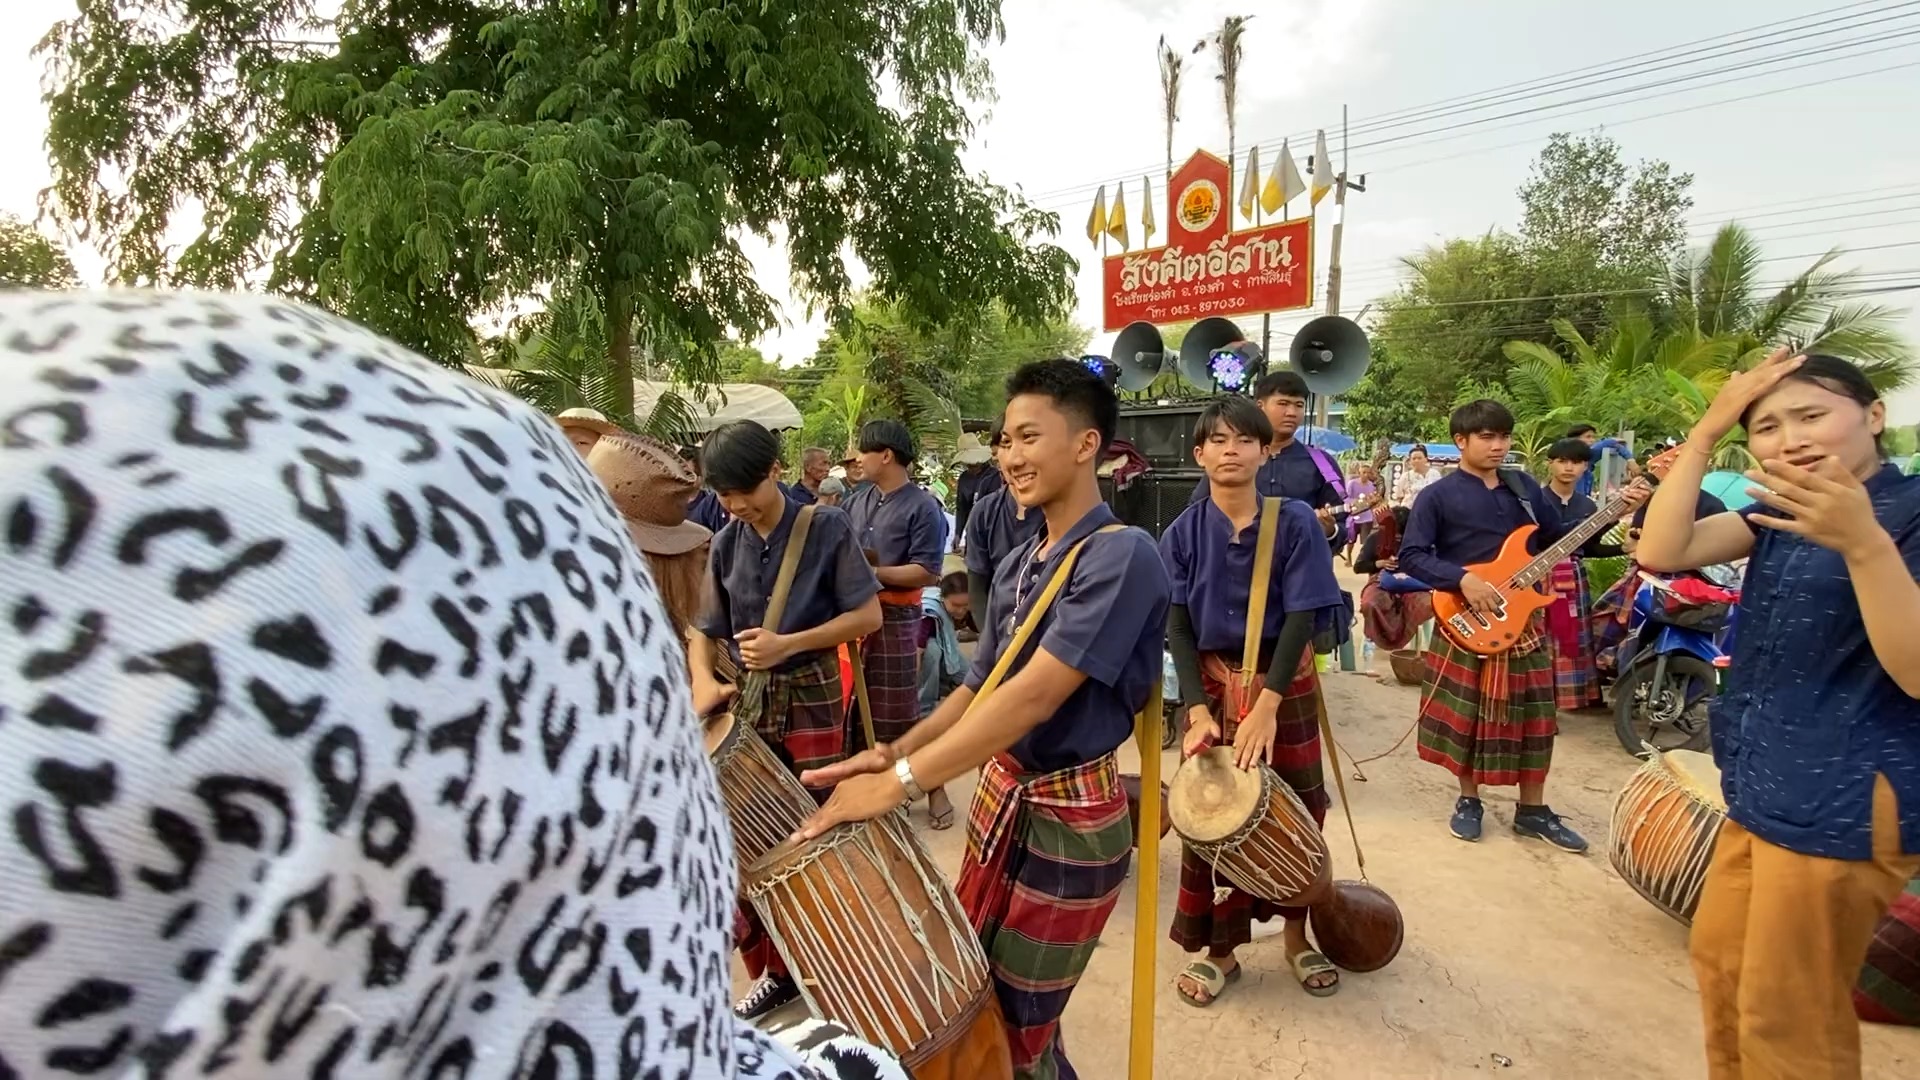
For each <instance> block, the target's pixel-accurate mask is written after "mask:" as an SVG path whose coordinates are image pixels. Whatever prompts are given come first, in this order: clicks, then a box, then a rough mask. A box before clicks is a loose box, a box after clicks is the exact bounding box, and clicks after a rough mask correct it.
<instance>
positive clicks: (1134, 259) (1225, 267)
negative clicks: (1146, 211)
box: [1120, 236, 1293, 292]
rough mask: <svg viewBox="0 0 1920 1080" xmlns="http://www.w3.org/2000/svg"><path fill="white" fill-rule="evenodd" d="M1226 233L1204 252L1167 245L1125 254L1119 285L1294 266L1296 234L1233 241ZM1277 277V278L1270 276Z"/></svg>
mask: <svg viewBox="0 0 1920 1080" xmlns="http://www.w3.org/2000/svg"><path fill="white" fill-rule="evenodd" d="M1233 239H1234V237H1233V236H1223V237H1221V238H1220V239H1218V240H1215V241H1214V242H1213V243H1211V244H1208V245H1207V249H1206V251H1205V252H1203V253H1197V254H1193V255H1188V254H1186V251H1185V249H1184V248H1179V247H1174V246H1168V247H1164V248H1159V249H1157V250H1153V251H1144V252H1141V253H1140V254H1138V255H1124V256H1122V257H1121V258H1122V259H1123V260H1124V261H1123V262H1122V264H1121V269H1120V288H1121V289H1122V290H1124V291H1126V292H1132V291H1133V290H1135V289H1138V288H1140V287H1141V286H1142V285H1144V286H1146V287H1147V288H1149V289H1153V288H1158V287H1161V286H1167V285H1183V284H1187V283H1189V282H1203V281H1207V280H1208V279H1211V278H1223V277H1228V276H1233V275H1239V274H1246V273H1257V274H1263V275H1264V274H1269V273H1276V272H1280V271H1286V270H1290V269H1291V268H1292V267H1293V237H1291V236H1281V237H1278V238H1269V237H1257V236H1256V237H1252V238H1249V239H1245V240H1241V241H1240V242H1239V243H1237V244H1236V243H1231V241H1232V240H1233ZM1268 280H1277V279H1268Z"/></svg>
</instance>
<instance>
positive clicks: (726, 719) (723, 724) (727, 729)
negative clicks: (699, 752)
mask: <svg viewBox="0 0 1920 1080" xmlns="http://www.w3.org/2000/svg"><path fill="white" fill-rule="evenodd" d="M731 734H733V714H732V713H721V714H720V715H719V716H716V717H714V718H713V719H712V720H710V721H708V722H707V728H706V732H705V735H706V739H707V756H708V757H712V756H713V755H715V754H717V753H719V752H720V748H721V747H723V746H725V745H727V736H729V735H731Z"/></svg>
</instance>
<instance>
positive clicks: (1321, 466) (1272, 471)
mask: <svg viewBox="0 0 1920 1080" xmlns="http://www.w3.org/2000/svg"><path fill="white" fill-rule="evenodd" d="M1253 399H1254V401H1256V402H1258V403H1259V406H1260V411H1261V412H1262V413H1264V414H1266V417H1267V422H1268V423H1269V424H1270V425H1272V430H1273V441H1272V442H1270V443H1268V444H1267V460H1266V461H1265V462H1264V463H1262V464H1261V466H1260V471H1259V473H1258V474H1257V475H1256V476H1255V477H1254V489H1255V490H1256V491H1257V492H1258V493H1259V494H1260V495H1261V497H1263V498H1265V497H1269V496H1276V495H1277V496H1280V497H1282V498H1288V499H1298V500H1299V501H1301V502H1303V503H1306V504H1307V506H1308V507H1309V508H1310V509H1312V510H1313V511H1314V512H1315V514H1316V515H1317V516H1318V517H1319V519H1320V528H1321V530H1322V531H1323V532H1325V533H1326V534H1327V537H1328V538H1329V539H1330V540H1331V538H1333V537H1335V536H1338V535H1340V530H1341V529H1342V528H1344V522H1343V521H1341V520H1340V516H1339V514H1338V511H1339V509H1340V507H1341V506H1342V505H1343V504H1344V503H1345V502H1346V501H1347V494H1346V488H1345V485H1344V483H1343V482H1342V481H1341V479H1340V466H1339V465H1338V464H1337V463H1336V462H1335V461H1334V460H1333V456H1332V455H1331V454H1328V453H1327V452H1326V451H1325V450H1321V449H1318V448H1317V447H1310V446H1307V445H1306V444H1304V443H1302V442H1300V441H1298V440H1297V439H1295V438H1294V434H1295V433H1296V432H1298V431H1299V430H1300V425H1301V424H1302V423H1304V422H1305V421H1306V417H1307V383H1306V380H1304V379H1302V378H1301V377H1300V375H1299V373H1298V372H1294V371H1275V372H1270V373H1269V374H1267V375H1265V376H1263V377H1262V378H1261V379H1260V381H1259V382H1258V383H1255V384H1254V388H1253ZM1208 487H1209V481H1207V480H1206V479H1205V478H1204V477H1203V478H1202V479H1201V481H1200V483H1199V484H1198V485H1197V486H1196V487H1195V488H1194V489H1193V496H1192V498H1190V499H1188V500H1187V504H1188V505H1189V506H1192V505H1197V504H1199V503H1200V502H1202V501H1203V500H1205V499H1206V497H1207V493H1208Z"/></svg>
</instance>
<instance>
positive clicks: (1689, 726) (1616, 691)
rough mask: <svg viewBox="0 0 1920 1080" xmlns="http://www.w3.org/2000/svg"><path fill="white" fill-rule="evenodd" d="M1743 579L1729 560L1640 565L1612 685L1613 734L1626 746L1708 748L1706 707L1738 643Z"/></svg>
mask: <svg viewBox="0 0 1920 1080" xmlns="http://www.w3.org/2000/svg"><path fill="white" fill-rule="evenodd" d="M1739 586H1740V577H1739V572H1738V571H1736V570H1734V569H1733V568H1732V567H1728V566H1709V567H1703V568H1701V569H1700V570H1697V571H1692V572H1689V573H1685V574H1675V575H1667V576H1663V575H1656V574H1652V573H1649V572H1647V571H1645V570H1642V571H1640V572H1639V584H1638V587H1637V590H1636V592H1635V594H1634V597H1633V606H1632V609H1631V613H1630V614H1629V616H1628V619H1627V636H1626V639H1625V640H1624V641H1622V642H1621V643H1620V647H1619V651H1618V653H1617V654H1616V670H1618V672H1619V676H1618V678H1617V679H1616V680H1615V682H1614V686H1613V704H1614V720H1613V727H1614V735H1615V736H1616V737H1617V738H1618V739H1619V740H1620V745H1621V746H1622V747H1624V748H1625V749H1626V751H1627V753H1629V754H1632V755H1634V756H1635V757H1641V756H1644V755H1645V754H1646V745H1648V744H1651V745H1652V746H1653V747H1655V748H1656V749H1658V750H1661V751H1666V750H1696V751H1701V752H1705V751H1707V750H1708V748H1709V741H1710V732H1709V728H1708V720H1707V706H1708V704H1709V703H1710V702H1711V701H1712V699H1713V697H1714V695H1715V694H1717V693H1719V689H1720V678H1721V674H1722V671H1723V669H1724V667H1725V665H1726V661H1727V657H1728V655H1729V652H1730V651H1731V649H1732V647H1733V632H1734V621H1735V620H1734V612H1735V610H1736V607H1735V605H1737V604H1738V603H1739V601H1740V591H1739Z"/></svg>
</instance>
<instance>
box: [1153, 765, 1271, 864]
mask: <svg viewBox="0 0 1920 1080" xmlns="http://www.w3.org/2000/svg"><path fill="white" fill-rule="evenodd" d="M1265 771H1266V770H1264V769H1249V770H1246V771H1242V770H1241V769H1240V768H1239V767H1238V766H1236V765H1234V763H1233V747H1231V746H1216V747H1214V748H1213V749H1211V750H1208V751H1206V752H1205V753H1202V754H1198V755H1195V756H1194V757H1190V758H1188V759H1187V760H1186V761H1185V762H1183V763H1182V764H1181V766H1180V768H1179V770H1178V771H1177V772H1175V773H1174V774H1173V783H1172V784H1171V785H1170V787H1169V790H1168V794H1167V813H1168V816H1169V817H1171V818H1173V827H1174V830H1175V831H1176V832H1178V833H1179V834H1180V835H1181V836H1182V837H1183V838H1185V839H1187V840H1191V841H1193V842H1195V843H1200V844H1210V843H1216V842H1218V841H1221V840H1225V839H1226V838H1227V837H1229V836H1232V835H1233V834H1234V833H1236V832H1239V831H1240V828H1241V827H1242V826H1244V825H1245V824H1246V823H1247V822H1248V821H1249V820H1251V819H1252V818H1254V817H1255V816H1256V815H1260V814H1264V813H1266V785H1265V783H1264V782H1263V780H1262V774H1263V773H1264V772H1265Z"/></svg>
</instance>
